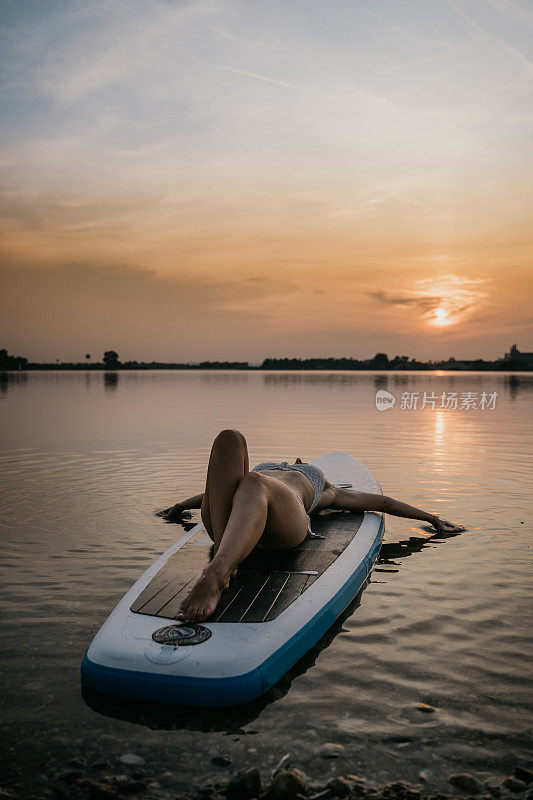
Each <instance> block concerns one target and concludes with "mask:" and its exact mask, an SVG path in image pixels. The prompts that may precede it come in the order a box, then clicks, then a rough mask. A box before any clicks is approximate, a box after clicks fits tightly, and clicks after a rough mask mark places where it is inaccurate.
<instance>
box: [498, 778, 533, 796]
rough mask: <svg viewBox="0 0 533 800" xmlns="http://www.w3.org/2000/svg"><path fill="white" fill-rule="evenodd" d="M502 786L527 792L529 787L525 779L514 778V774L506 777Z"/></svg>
mask: <svg viewBox="0 0 533 800" xmlns="http://www.w3.org/2000/svg"><path fill="white" fill-rule="evenodd" d="M502 786H505V788H506V789H509V791H510V792H525V791H526V789H527V783H526V782H525V781H521V780H520V779H519V778H513V777H512V776H509V777H508V778H505V780H504V781H502Z"/></svg>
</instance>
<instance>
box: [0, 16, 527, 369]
mask: <svg viewBox="0 0 533 800" xmlns="http://www.w3.org/2000/svg"><path fill="white" fill-rule="evenodd" d="M0 17H1V41H0V45H1V46H0V50H1V52H2V56H1V59H2V61H1V82H0V119H1V123H0V133H1V137H2V142H3V146H2V151H1V155H0V184H1V194H0V202H1V245H0V256H1V267H0V270H1V272H0V280H1V288H0V314H1V320H2V321H1V324H0V334H1V336H0V346H1V347H6V348H7V349H8V351H9V352H10V353H12V354H14V355H24V356H27V357H28V358H29V359H30V360H32V361H55V360H56V359H60V360H62V361H70V360H75V361H83V360H84V359H85V354H86V353H91V355H92V359H93V360H100V359H101V356H102V353H103V351H104V350H108V349H114V350H116V351H117V352H118V353H119V356H120V359H121V360H123V361H124V360H130V359H137V360H146V361H152V360H162V361H191V362H194V361H199V360H205V359H211V360H215V359H220V360H225V359H228V360H233V359H236V360H244V361H250V362H252V363H257V362H260V361H262V359H263V358H266V357H300V358H305V357H313V356H317V357H318V356H353V357H355V358H367V357H370V356H372V355H374V353H376V352H378V351H380V352H386V353H388V355H389V357H393V356H394V355H396V354H399V355H404V354H405V355H409V356H411V357H417V358H425V359H429V358H446V357H448V356H450V355H453V356H455V357H456V358H461V357H465V358H477V357H483V358H496V357H498V356H501V355H503V353H504V352H505V351H506V350H508V349H509V345H510V344H512V343H514V342H516V343H517V344H518V347H519V349H521V350H533V336H532V328H533V324H532V323H533V311H532V310H531V284H532V272H533V271H532V268H531V265H532V256H533V224H532V219H531V209H532V208H533V196H532V195H533V174H532V173H533V169H532V165H533V157H532V155H533V135H532V134H533V97H532V95H533V92H532V88H533V52H532V51H533V30H532V29H533V6H532V4H531V3H530V2H529V0H401V2H400V0H372V2H369V1H368V0H328V2H324V0H321V1H320V2H318V1H317V0H283V2H280V1H279V0H269V2H267V3H265V2H262V0H183V2H179V1H177V0H83V1H82V2H78V0H68V2H65V1H63V2H58V0H45V1H44V2H36V1H33V2H32V1H30V0H9V2H5V0H0Z"/></svg>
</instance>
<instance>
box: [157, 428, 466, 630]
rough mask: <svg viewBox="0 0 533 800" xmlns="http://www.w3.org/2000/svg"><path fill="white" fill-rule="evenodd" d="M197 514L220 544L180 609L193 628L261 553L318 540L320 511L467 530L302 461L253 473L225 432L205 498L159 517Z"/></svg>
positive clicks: (241, 447)
mask: <svg viewBox="0 0 533 800" xmlns="http://www.w3.org/2000/svg"><path fill="white" fill-rule="evenodd" d="M190 508H200V509H201V515H202V522H203V524H204V527H205V529H206V531H207V533H208V535H209V536H210V538H211V539H212V541H213V543H214V547H213V551H214V555H213V559H212V560H211V561H210V562H209V564H207V565H206V566H205V568H204V570H203V572H202V574H201V576H200V577H199V578H198V580H197V581H196V583H195V584H194V586H193V588H192V589H191V592H190V594H189V595H188V596H187V597H186V598H185V600H183V602H182V604H181V606H180V610H179V613H178V616H177V618H178V619H186V620H189V621H190V622H201V621H202V620H205V619H207V618H208V617H209V616H210V615H211V614H212V613H213V611H214V610H215V608H216V606H217V604H218V601H219V598H220V595H221V593H222V591H223V589H226V588H227V587H228V585H229V581H230V578H231V577H232V575H234V574H235V572H236V569H237V567H238V565H239V564H240V563H241V561H243V559H245V558H246V556H247V555H248V554H249V553H250V552H251V551H252V550H253V548H254V547H259V548H264V549H272V550H277V549H288V548H291V547H296V546H297V545H299V544H301V542H303V540H304V539H305V538H306V537H307V536H314V535H315V534H313V532H312V530H311V524H310V519H309V514H310V513H311V512H313V511H320V510H321V509H323V508H333V509H338V510H340V511H384V512H386V513H387V514H394V515H395V516H396V517H408V518H409V519H420V520H423V521H424V522H429V523H430V524H431V525H433V527H434V528H435V529H436V530H437V531H443V532H446V533H459V532H460V531H464V530H465V529H464V528H463V527H462V526H461V525H454V524H453V523H451V522H447V521H446V520H444V519H441V518H440V517H437V516H436V515H435V514H428V513H427V512H426V511H421V510H420V509H419V508H414V506H410V505H407V503H402V502H401V501H400V500H394V499H393V498H392V497H386V496H385V495H382V494H369V493H367V492H357V491H353V490H352V489H345V488H339V487H337V486H333V485H332V484H331V483H329V481H327V480H326V479H325V478H324V474H323V472H322V471H321V470H320V469H319V468H318V467H316V466H315V465H314V464H307V463H304V462H302V461H301V459H299V458H297V459H296V461H295V462H294V464H288V463H287V462H286V461H284V462H281V463H279V464H278V463H273V462H268V463H266V462H265V463H263V464H258V465H257V466H256V467H254V468H253V469H252V470H251V471H250V469H249V465H248V449H247V445H246V439H245V438H244V436H243V435H242V433H240V431H235V430H224V431H221V432H220V433H219V434H218V436H217V437H216V439H215V441H214V442H213V446H212V448H211V455H210V458H209V466H208V469H207V481H206V487H205V492H203V494H198V495H195V496H194V497H189V498H188V499H187V500H183V501H182V502H180V503H176V504H175V505H174V506H171V507H170V508H167V509H165V510H164V511H160V512H158V513H159V516H162V517H163V518H165V519H168V520H170V519H178V518H179V517H180V516H181V515H182V514H183V512H184V511H185V510H187V509H190Z"/></svg>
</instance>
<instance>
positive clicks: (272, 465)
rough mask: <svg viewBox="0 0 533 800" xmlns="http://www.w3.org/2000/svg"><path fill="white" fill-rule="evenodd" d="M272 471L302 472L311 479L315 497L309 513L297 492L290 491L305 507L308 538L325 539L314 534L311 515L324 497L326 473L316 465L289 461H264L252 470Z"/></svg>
mask: <svg viewBox="0 0 533 800" xmlns="http://www.w3.org/2000/svg"><path fill="white" fill-rule="evenodd" d="M272 469H281V470H284V471H288V470H290V469H293V470H295V471H296V472H301V473H302V474H303V475H305V476H306V478H309V480H310V481H311V483H312V484H313V488H314V490H315V496H314V498H313V502H312V503H311V505H310V507H309V511H306V508H305V504H304V501H303V500H302V498H301V497H300V495H299V494H298V492H295V491H294V489H291V490H290V491H291V492H292V493H293V494H294V495H295V496H296V497H297V498H298V500H299V501H300V503H301V504H302V505H303V507H304V511H305V513H306V514H307V534H308V536H312V537H313V538H315V539H325V538H326V537H325V536H321V535H320V534H318V533H313V531H312V530H311V518H310V517H309V514H310V513H311V511H313V509H314V508H316V506H317V504H318V503H319V502H320V498H321V497H322V492H323V491H324V484H325V482H326V479H325V478H324V473H323V472H322V470H321V469H319V468H318V467H315V465H314V464H289V463H288V462H287V461H282V462H281V463H277V462H275V461H263V462H262V463H261V464H258V465H257V466H256V467H254V468H253V469H252V472H266V471H267V470H272Z"/></svg>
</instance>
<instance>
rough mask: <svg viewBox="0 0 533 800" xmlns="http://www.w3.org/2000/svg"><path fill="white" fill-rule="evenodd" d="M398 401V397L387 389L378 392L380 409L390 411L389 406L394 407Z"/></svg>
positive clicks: (377, 406) (377, 402)
mask: <svg viewBox="0 0 533 800" xmlns="http://www.w3.org/2000/svg"><path fill="white" fill-rule="evenodd" d="M395 402H396V398H395V397H394V395H393V394H391V393H390V392H386V391H385V389H380V390H379V391H378V392H376V408H377V410H378V411H388V410H389V408H393V407H394V403H395Z"/></svg>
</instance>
